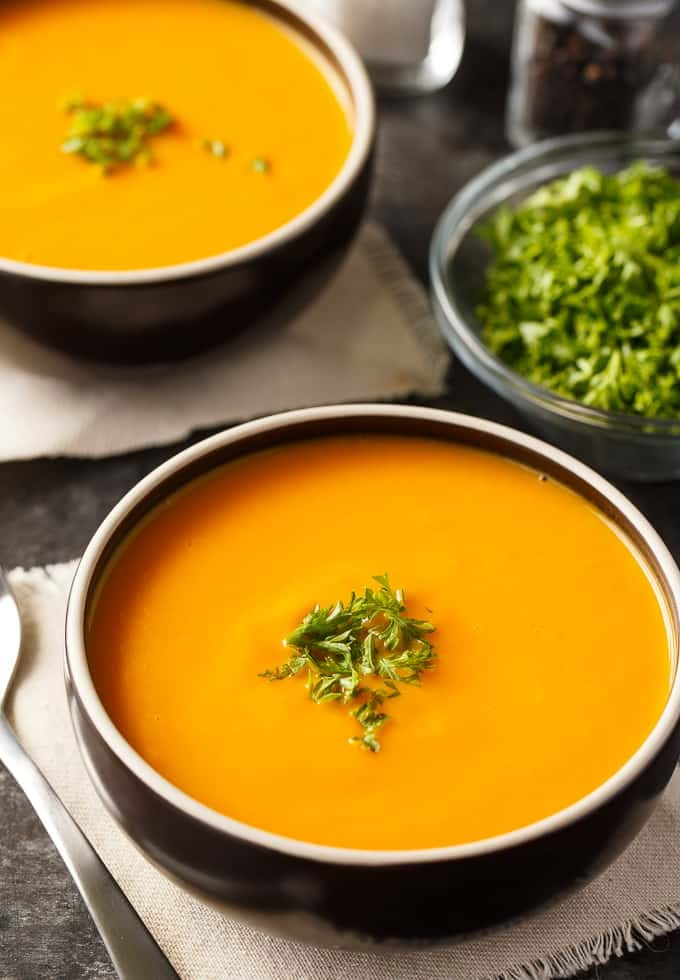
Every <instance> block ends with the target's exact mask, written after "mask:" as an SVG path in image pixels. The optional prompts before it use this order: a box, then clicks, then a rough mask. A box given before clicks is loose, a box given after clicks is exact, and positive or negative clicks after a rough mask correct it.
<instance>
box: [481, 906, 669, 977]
mask: <svg viewBox="0 0 680 980" xmlns="http://www.w3.org/2000/svg"><path fill="white" fill-rule="evenodd" d="M679 928H680V902H675V903H673V904H672V905H665V906H662V907H661V908H658V909H654V910H652V911H651V912H645V913H643V914H642V915H640V916H638V917H637V918H635V919H628V920H627V921H626V922H624V923H623V924H622V925H620V926H612V927H611V928H609V929H606V930H605V931H604V932H601V933H599V934H598V935H596V936H591V937H590V938H589V939H584V940H583V941H582V942H580V943H576V944H574V945H572V946H569V947H568V948H567V949H564V950H560V951H558V952H557V953H552V954H549V955H547V956H540V957H537V958H536V959H535V960H531V962H529V963H525V964H521V965H520V966H515V967H512V968H511V969H509V970H504V971H503V972H502V973H498V974H494V975H493V976H489V977H488V978H487V980H567V978H569V977H575V976H577V975H578V974H579V973H583V972H584V971H585V970H590V969H592V968H593V967H594V966H604V965H605V963H608V962H609V960H611V959H615V958H616V959H618V958H620V957H622V956H625V955H626V953H635V952H638V951H639V950H641V949H644V948H645V946H648V945H649V944H650V943H651V942H653V941H654V940H655V939H659V938H660V937H661V936H666V935H668V933H671V932H674V931H675V930H676V929H679Z"/></svg>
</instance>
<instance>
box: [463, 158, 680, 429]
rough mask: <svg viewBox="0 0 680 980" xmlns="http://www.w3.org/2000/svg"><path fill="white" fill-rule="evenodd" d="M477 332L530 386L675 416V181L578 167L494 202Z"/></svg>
mask: <svg viewBox="0 0 680 980" xmlns="http://www.w3.org/2000/svg"><path fill="white" fill-rule="evenodd" d="M482 234H483V235H484V236H485V237H486V238H487V239H488V241H489V242H490V243H491V245H492V247H493V250H494V258H493V261H492V263H491V265H490V268H489V270H488V273H487V281H486V287H485V289H484V292H483V295H482V297H481V303H480V305H479V308H478V311H477V312H478V316H479V318H480V320H481V323H482V327H483V333H482V335H483V339H484V341H485V343H486V344H487V346H488V347H489V349H490V350H491V351H493V352H494V353H495V354H497V355H498V356H499V357H500V358H501V359H502V360H503V361H504V362H505V363H506V364H508V365H509V366H510V367H511V368H513V369H514V370H515V371H517V372H518V373H519V374H522V375H524V376H525V377H526V378H528V379H529V380H530V381H532V382H534V383H535V384H537V385H542V386H544V387H546V388H550V389H551V390H552V391H555V392H557V393H558V394H560V395H563V396H566V397H567V398H573V399H576V400H578V401H580V402H582V403H583V404H585V405H590V406H593V407H595V408H599V409H604V410H606V411H616V412H623V413H628V414H636V415H642V416H646V417H650V418H657V417H675V416H679V415H680V181H678V180H675V179H674V178H673V177H671V176H670V175H669V174H668V173H667V172H666V171H665V170H662V169H659V168H654V167H651V166H649V165H647V164H644V163H637V164H635V165H633V166H631V167H629V168H628V169H626V170H623V171H621V172H620V173H618V174H614V175H605V174H602V173H600V172H599V171H597V170H595V169H594V168H592V167H583V168H582V169H579V170H576V171H574V172H573V173H572V174H570V175H569V176H568V177H566V178H564V179H560V180H556V181H554V182H552V183H550V184H547V185H546V186H545V187H542V188H541V189H540V190H538V191H537V192H536V193H534V194H532V195H531V196H530V197H529V198H527V200H525V201H524V202H523V203H522V204H521V205H520V206H519V207H518V208H517V209H515V210H509V209H508V208H501V209H500V210H499V211H497V212H496V214H495V215H494V216H493V218H492V219H491V221H490V222H489V223H488V224H487V225H486V227H485V228H484V229H483V231H482Z"/></svg>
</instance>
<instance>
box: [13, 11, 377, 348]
mask: <svg viewBox="0 0 680 980" xmlns="http://www.w3.org/2000/svg"><path fill="white" fill-rule="evenodd" d="M246 2H248V3H250V4H251V5H252V6H255V7H257V8H259V9H261V10H262V11H263V12H264V13H266V14H268V15H270V16H272V17H274V18H275V19H276V20H278V21H279V22H280V23H281V24H282V25H283V26H284V27H286V28H287V29H289V30H291V31H293V32H294V34H296V35H297V36H298V37H300V38H301V40H302V42H303V43H304V44H305V45H307V46H311V47H312V49H313V51H314V52H315V53H316V56H317V57H318V58H319V59H320V60H321V61H322V63H324V64H325V65H326V66H327V68H328V71H329V72H330V73H332V75H333V77H334V79H335V80H336V82H337V84H338V85H339V86H340V87H341V89H342V90H343V91H344V94H345V96H346V100H347V104H348V106H349V111H350V113H351V117H352V119H351V122H352V126H353V140H352V145H351V148H350V152H349V155H348V157H347V159H346V160H345V163H344V164H343V166H342V168H341V170H340V172H339V173H338V174H337V176H336V177H335V179H334V180H333V181H332V183H331V184H330V185H329V187H328V188H327V189H326V190H325V191H324V192H323V194H322V195H321V196H320V197H318V198H317V199H316V201H314V202H313V203H312V204H311V205H310V206H309V207H308V208H306V209H305V210H304V211H302V212H301V213H300V214H298V215H297V216H296V217H295V218H293V219H292V220H291V221H289V222H288V223H287V224H285V225H283V226H282V227H280V228H277V229H276V230H275V231H273V232H271V233H270V234H268V235H265V236H264V237H263V238H258V239H257V240H255V241H253V242H251V243H249V244H248V245H244V246H242V247H241V248H236V249H232V250H230V251H227V252H223V253H222V254H220V255H213V256H210V257H208V258H204V259H200V260H198V261H195V262H185V263H182V264H179V265H173V266H162V267H158V268H153V269H142V270H131V271H122V272H110V271H81V270H75V269H59V268H50V267H47V266H39V265H31V264H29V263H25V262H15V261H11V260H9V259H3V258H0V312H2V313H3V314H4V315H5V317H6V318H7V319H8V320H9V322H10V323H11V324H12V325H13V326H14V327H15V328H16V329H19V330H22V331H23V332H25V333H27V334H29V335H31V336H32V337H34V338H35V339H37V340H39V341H41V342H43V343H45V344H48V345H50V346H52V347H57V348H59V349H61V350H64V351H67V352H68V353H71V354H75V355H79V356H83V357H89V358H96V359H98V360H107V361H122V362H134V361H138V362H141V361H163V360H171V359H174V358H178V357H183V356H186V355H189V354H193V353H196V352H198V351H200V350H201V349H204V348H206V347H209V346H210V345H213V344H215V343H218V342H220V341H223V340H225V339H226V338H227V337H228V336H229V335H230V334H232V333H235V332H237V331H240V330H242V329H244V328H245V327H247V326H248V325H249V324H251V323H252V322H253V321H254V320H255V319H256V318H257V317H258V316H259V315H260V314H262V313H264V312H265V311H266V310H267V309H269V308H271V307H273V306H274V305H275V304H277V303H279V302H280V301H281V300H282V299H284V298H285V300H286V312H287V313H288V314H290V313H292V312H294V311H295V309H296V308H299V307H301V306H303V305H304V304H305V303H306V302H307V301H308V299H309V298H310V296H313V295H314V294H315V293H316V292H317V291H318V290H319V289H320V288H321V287H322V286H323V285H324V283H325V282H326V281H327V280H328V279H329V277H330V276H331V275H332V273H333V272H334V271H335V268H336V266H337V264H338V262H339V259H340V258H341V257H342V255H343V253H344V250H345V249H346V247H347V245H348V244H349V242H350V241H351V239H352V237H353V235H354V232H355V231H356V229H357V227H358V224H359V221H360V219H361V217H362V214H363V211H364V206H365V203H366V196H367V193H368V188H369V183H370V177H371V168H372V155H373V144H374V138H375V110H374V102H373V94H372V90H371V86H370V83H369V81H368V77H367V75H366V72H365V71H364V68H363V66H362V64H361V61H360V59H359V57H358V56H357V54H356V53H355V51H354V50H353V48H352V47H351V45H350V44H349V43H348V42H347V41H346V40H345V39H344V38H343V37H342V35H341V34H340V33H339V32H338V31H336V30H335V29H334V28H333V27H331V26H330V25H328V24H326V23H325V22H324V21H322V20H320V19H318V18H317V17H315V16H314V15H313V14H309V13H306V12H305V13H303V12H302V11H301V10H300V9H298V7H297V6H295V5H294V3H290V4H289V3H288V0H246ZM169 206H172V202H169Z"/></svg>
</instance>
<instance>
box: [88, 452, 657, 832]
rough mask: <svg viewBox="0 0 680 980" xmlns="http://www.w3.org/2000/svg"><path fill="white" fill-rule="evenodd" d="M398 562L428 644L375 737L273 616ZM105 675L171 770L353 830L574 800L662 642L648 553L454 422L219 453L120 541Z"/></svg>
mask: <svg viewBox="0 0 680 980" xmlns="http://www.w3.org/2000/svg"><path fill="white" fill-rule="evenodd" d="M383 572H388V573H389V575H390V578H391V580H392V582H393V584H394V585H395V586H402V587H403V588H404V589H405V590H406V602H407V607H408V611H409V613H410V614H411V615H416V616H423V617H426V618H429V619H431V620H432V622H433V623H434V625H435V626H436V632H435V633H434V634H433V635H432V641H433V643H434V644H435V647H436V650H437V654H438V660H437V664H436V667H435V668H434V669H433V670H431V671H429V672H427V673H426V674H424V675H423V678H422V685H421V686H420V687H412V688H408V689H405V690H404V693H403V694H402V695H401V696H400V697H399V698H395V699H393V700H392V701H390V702H389V713H390V716H391V717H390V721H389V722H388V723H386V724H385V725H384V727H383V729H382V730H381V736H380V740H381V745H382V748H381V751H380V752H378V753H376V754H373V753H371V752H368V751H366V750H365V749H363V748H361V747H359V746H357V745H350V744H349V743H348V736H349V735H350V734H352V725H353V721H352V719H351V718H350V717H349V715H348V709H347V707H345V706H343V705H340V704H337V703H333V704H315V703H313V702H312V701H311V700H310V698H309V696H308V693H307V691H306V688H305V677H304V676H303V675H298V676H296V677H295V678H292V679H288V680H286V681H281V682H275V683H270V682H268V681H266V680H264V679H262V678H261V677H258V674H259V673H260V672H262V671H264V670H266V669H267V668H269V667H272V666H274V665H275V664H277V663H280V662H282V661H283V660H285V659H286V656H287V654H286V652H285V651H284V650H283V649H282V646H281V639H282V637H283V636H284V635H285V634H287V633H288V632H290V630H291V629H293V628H294V627H295V626H296V625H297V624H298V622H299V621H300V620H301V618H302V616H303V615H304V614H305V613H306V612H307V611H308V610H309V609H310V608H311V607H312V606H313V605H314V603H315V602H319V603H322V604H324V605H328V604H330V603H333V602H335V601H336V600H337V599H340V598H346V597H347V596H348V595H349V593H350V592H351V591H352V590H361V589H363V587H364V586H366V585H369V584H370V583H371V576H372V575H374V574H376V573H383ZM87 647H88V655H89V659H90V664H91V669H92V672H93V675H94V680H95V684H96V687H97V689H98V691H99V694H100V696H101V699H102V701H103V703H104V705H105V707H106V709H107V711H108V712H109V714H110V716H111V718H112V719H113V721H114V722H115V724H116V725H117V726H118V728H119V729H120V731H121V732H122V733H123V735H124V736H125V738H126V739H127V740H128V741H129V742H130V743H131V745H132V746H133V747H134V748H135V749H136V750H137V751H138V752H139V753H140V754H141V755H142V756H143V757H144V758H145V759H146V760H147V761H148V762H149V763H150V764H151V765H152V766H153V767H154V768H155V769H156V770H157V771H158V772H160V773H161V774H162V775H163V776H165V777H166V778H167V779H168V780H170V782H172V783H174V784H175V785H176V786H178V787H180V788H181V789H182V790H184V791H186V792H187V793H188V794H190V795H191V796H193V797H194V798H195V799H197V800H200V801H201V802H203V803H205V804H207V805H208V806H210V807H213V808H214V809H216V810H218V811H220V812H222V813H224V814H227V815H228V816H230V817H234V818H236V819H238V820H241V821H245V822H246V823H248V824H251V825H254V826H256V827H259V828H264V829H265V830H269V831H275V832H277V833H279V834H284V835H287V836H290V837H294V838H298V839H303V840H307V841H313V842H318V843H323V844H330V845H337V846H343V847H355V848H387V849H392V848H396V849H402V848H426V847H435V846H441V845H450V844H457V843H462V842H468V841H474V840H478V839H481V838H485V837H490V836H494V835H496V834H500V833H503V832H505V831H510V830H513V829H516V828H518V827H522V826H524V825H526V824H529V823H532V822H533V821H536V820H538V819H540V818H542V817H546V816H548V815H549V814H551V813H554V812H556V811H557V810H559V809H561V808H563V807H565V806H568V805H569V804H571V803H574V802H575V801H576V800H578V799H579V798H581V797H583V796H584V795H585V794H587V793H589V792H590V791H591V790H593V789H595V788H596V787H597V786H598V785H600V784H601V783H602V782H603V781H604V780H606V779H607V777H609V776H611V775H612V774H613V773H614V772H615V771H616V770H617V769H618V768H620V766H621V765H622V764H623V763H624V762H625V761H626V760H627V759H628V758H629V757H630V756H631V755H632V753H633V752H634V751H635V750H636V749H637V748H638V747H639V746H640V744H641V743H642V741H643V740H644V738H645V736H646V735H647V734H648V733H649V731H650V730H651V728H652V727H653V725H654V723H655V722H656V721H657V719H658V717H659V715H660V713H661V711H662V710H663V706H664V703H665V701H666V699H667V696H668V691H669V684H670V678H671V657H670V645H669V639H668V634H667V629H666V625H665V618H664V615H663V613H662V610H661V607H660V604H659V601H658V599H657V596H656V594H655V591H654V589H653V588H652V586H651V585H650V582H649V580H648V578H647V575H646V573H645V571H644V570H643V568H642V566H641V564H640V563H639V561H638V560H637V558H636V557H635V556H634V554H633V553H632V551H631V550H630V549H629V547H628V546H627V545H626V543H625V542H624V541H623V540H622V539H621V538H620V537H619V536H617V534H616V533H614V531H613V530H612V529H611V528H610V526H609V525H608V524H607V522H606V521H605V520H604V519H603V517H602V516H601V515H600V514H599V513H598V512H597V511H595V510H594V509H593V508H591V507H590V506H589V505H588V504H587V503H585V502H584V501H583V500H582V499H580V498H579V497H578V496H577V495H576V494H574V493H573V492H572V491H570V490H567V489H565V488H564V487H562V486H560V485H558V484H556V483H554V482H553V481H552V480H544V479H541V478H540V475H539V474H538V473H536V472H533V471H531V470H529V469H526V468H523V467H521V466H519V465H517V464H515V463H512V462H509V461H507V460H504V459H502V458H500V457H498V456H495V455H491V454H487V453H485V452H481V451H477V450H473V449H469V448H464V447H461V446H457V445H454V444H451V443H445V442H443V441H435V440H427V439H419V438H407V437H392V436H366V437H342V438H340V437H338V438H329V439H319V440H314V441H309V442H301V443H297V444H292V445H288V446H285V447H281V448H277V449H275V450H271V451H267V452H263V453H259V454H254V455H252V456H250V457H248V458H245V459H242V460H239V461H236V462H233V463H229V464H227V465H225V466H223V467H222V468H220V469H218V470H216V471H215V472H214V473H212V474H210V475H209V476H207V477H204V478H202V479H200V480H198V481H196V482H194V483H193V484H191V485H189V486H188V487H187V488H185V489H184V490H183V491H181V492H180V493H178V494H176V495H175V496H174V497H172V498H171V499H169V500H168V501H167V502H166V503H165V504H163V505H162V506H161V507H159V508H158V509H157V510H156V511H155V512H153V514H152V515H151V516H150V518H148V519H147V520H146V522H145V523H143V525H142V526H141V527H140V528H139V529H137V531H136V532H135V533H134V534H133V535H132V536H131V537H130V538H129V539H128V540H127V541H126V542H125V543H124V545H123V546H122V548H121V549H120V550H119V552H118V554H117V555H116V556H115V558H114V560H113V561H112V564H111V566H110V568H109V569H108V571H107V574H106V576H105V578H104V581H103V585H102V586H101V587H100V590H99V594H98V597H97V599H96V602H95V605H94V609H93V611H92V612H91V615H90V621H89V626H88V633H87Z"/></svg>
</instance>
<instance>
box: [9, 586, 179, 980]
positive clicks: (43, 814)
mask: <svg viewBox="0 0 680 980" xmlns="http://www.w3.org/2000/svg"><path fill="white" fill-rule="evenodd" d="M20 652H21V619H20V617H19V609H18V606H17V603H16V599H15V598H14V595H13V594H12V590H11V589H10V586H9V582H8V581H7V577H6V575H5V573H4V571H3V569H2V567H1V566H0V762H3V763H4V765H5V766H6V767H7V769H8V770H9V772H10V773H11V774H12V776H14V778H15V780H16V781H17V783H18V784H19V786H20V787H21V788H22V789H23V791H24V793H25V794H26V796H27V797H28V799H29V800H30V802H31V804H32V805H33V808H34V810H35V812H36V813H37V814H38V816H39V817H40V820H41V821H42V823H43V826H44V827H45V830H46V831H47V833H48V834H49V835H50V837H51V838H52V840H53V842H54V844H55V846H56V848H57V850H58V851H59V853H60V854H61V856H62V858H63V859H64V863H65V864H66V867H67V868H68V870H69V871H70V872H71V875H72V876H73V880H74V881H75V883H76V885H77V887H78V891H79V892H80V894H81V895H82V896H83V900H84V902H85V904H86V905H87V907H88V909H89V910H90V913H91V915H92V918H93V919H94V921H95V925H96V926H97V928H98V929H99V932H100V935H101V937H102V939H103V940H104V945H105V946H106V948H107V950H108V953H109V956H110V957H111V960H112V961H113V965H114V966H115V968H116V970H117V972H118V975H119V976H120V977H121V978H122V980H179V977H178V975H177V973H175V971H174V970H173V968H172V967H171V966H170V963H169V962H168V961H167V959H166V958H165V956H164V955H163V953H162V952H161V950H160V947H159V946H158V945H157V944H156V941H155V940H154V938H153V936H152V935H151V933H150V932H149V931H148V930H147V928H146V926H145V925H144V923H143V922H142V920H141V919H140V918H139V916H138V915H137V913H136V912H135V910H134V909H133V907H132V906H131V905H130V903H129V902H128V900H127V898H126V897H125V895H124V894H123V892H122V891H121V890H120V888H119V887H118V885H117V884H116V882H115V881H114V879H113V878H112V877H111V875H110V874H109V872H108V871H107V870H106V868H105V866H104V865H103V864H102V862H101V861H100V859H99V857H98V856H97V854H96V852H95V850H94V848H93V847H92V845H91V844H90V843H89V841H88V840H87V838H86V837H85V836H84V834H83V832H82V831H81V830H80V828H79V827H78V825H77V823H76V822H75V820H73V818H72V817H71V815H70V814H69V812H68V810H67V809H66V807H65V806H64V804H63V803H62V802H61V800H60V799H59V797H58V796H57V794H56V793H55V792H54V790H53V789H52V787H51V786H50V784H49V783H48V782H47V780H46V779H45V777H44V776H43V774H42V773H41V772H40V770H39V769H38V768H37V766H35V765H34V763H33V762H32V761H31V760H30V759H29V757H28V755H27V754H26V753H25V752H24V750H23V749H22V747H21V746H20V745H19V743H18V741H17V739H16V736H15V734H14V732H13V731H12V729H11V728H10V725H9V722H8V721H7V718H6V716H5V713H4V702H5V699H6V697H7V692H8V691H9V688H10V686H11V683H12V678H13V677H14V672H15V671H16V668H17V664H18V663H19V655H20Z"/></svg>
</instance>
